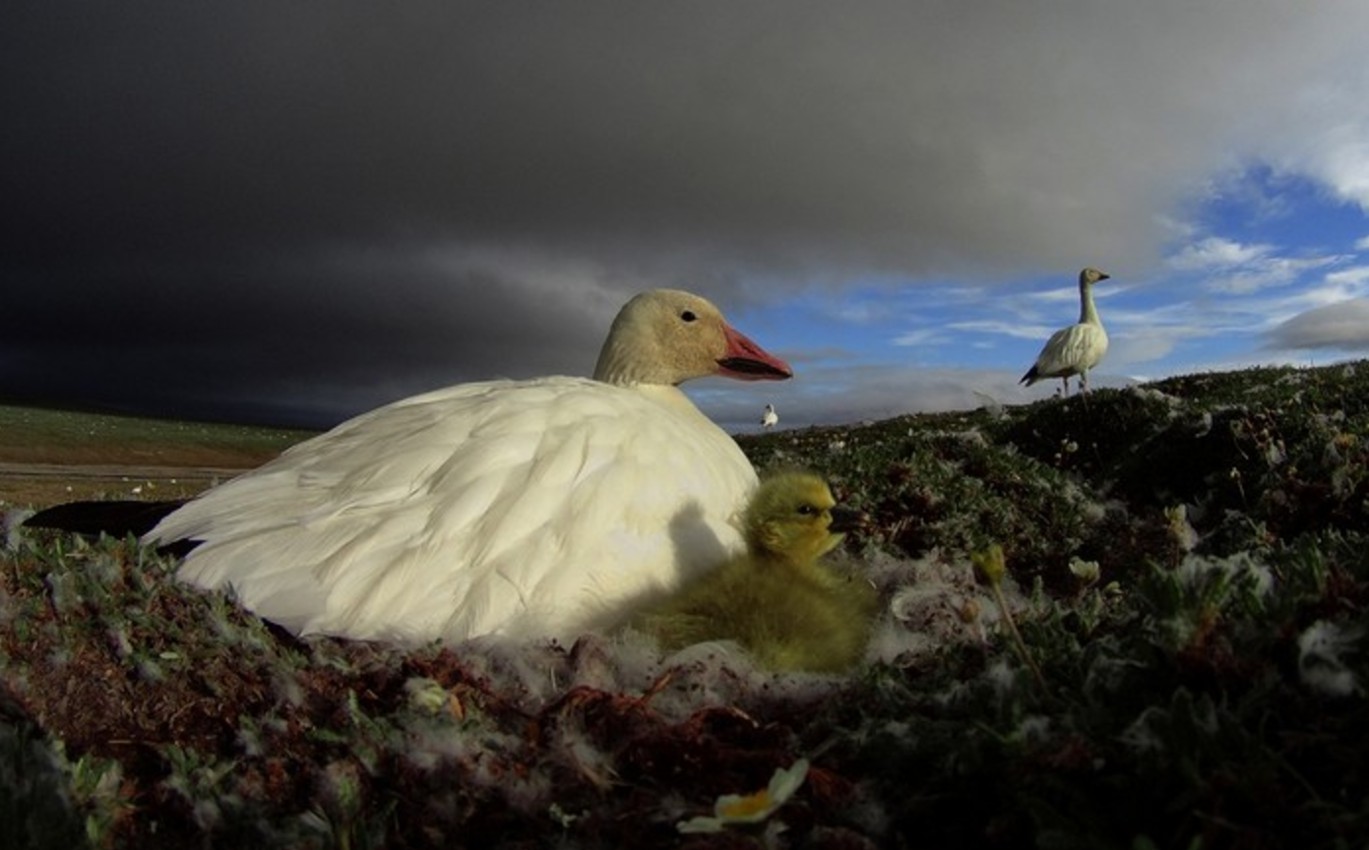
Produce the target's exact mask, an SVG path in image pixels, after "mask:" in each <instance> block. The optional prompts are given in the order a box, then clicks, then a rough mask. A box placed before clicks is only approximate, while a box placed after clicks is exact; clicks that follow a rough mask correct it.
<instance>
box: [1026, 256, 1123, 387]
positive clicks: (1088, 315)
mask: <svg viewBox="0 0 1369 850" xmlns="http://www.w3.org/2000/svg"><path fill="white" fill-rule="evenodd" d="M1107 279H1108V275H1106V274H1104V273H1103V272H1100V271H1098V269H1095V268H1087V269H1084V270H1083V271H1081V272H1080V273H1079V321H1078V322H1077V323H1075V324H1073V325H1070V326H1069V327H1067V328H1061V329H1060V330H1058V331H1056V332H1055V333H1053V334H1051V338H1050V339H1048V340H1046V347H1045V348H1042V349H1041V353H1040V354H1038V355H1037V357H1036V363H1035V365H1033V366H1032V367H1031V369H1029V370H1027V374H1025V375H1023V376H1022V380H1021V381H1019V382H1018V383H1021V384H1026V385H1027V386H1031V385H1032V384H1034V383H1036V382H1037V381H1040V380H1043V379H1045V378H1059V379H1060V380H1061V382H1062V383H1063V384H1064V385H1065V395H1069V394H1070V376H1071V375H1078V376H1079V391H1080V392H1088V390H1089V370H1090V369H1092V368H1093V367H1094V366H1097V365H1098V364H1099V362H1100V361H1102V359H1103V355H1104V354H1107V353H1108V333H1107V331H1105V330H1103V322H1102V320H1101V319H1099V318H1098V308H1097V307H1095V306H1094V304H1093V285H1094V284H1095V283H1097V282H1098V281H1100V280H1107Z"/></svg>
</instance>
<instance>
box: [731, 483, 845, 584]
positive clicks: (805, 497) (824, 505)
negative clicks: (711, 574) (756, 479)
mask: <svg viewBox="0 0 1369 850" xmlns="http://www.w3.org/2000/svg"><path fill="white" fill-rule="evenodd" d="M836 504H837V500H836V499H834V498H832V491H831V490H830V489H828V487H827V484H826V482H824V481H823V480H822V479H821V478H819V477H818V476H816V475H813V474H812V473H809V472H784V473H780V474H778V475H774V476H772V477H770V478H767V479H766V480H764V481H762V482H761V485H760V486H759V487H757V488H756V492H755V495H753V496H752V497H751V503H750V505H748V506H747V509H746V516H745V518H744V524H745V526H746V542H747V546H748V547H749V548H750V551H751V553H752V554H753V555H758V556H763V557H766V558H769V559H772V560H779V561H784V562H787V563H794V564H803V563H808V562H811V561H815V560H817V559H818V558H820V557H822V556H823V555H825V554H827V553H828V552H830V551H832V549H833V548H835V547H836V545H837V544H838V543H840V542H841V541H842V538H844V537H845V536H846V535H845V534H844V533H842V532H840V531H838V529H839V528H841V527H843V524H844V523H845V522H846V520H847V518H848V517H847V512H844V511H842V510H841V509H840V508H837V507H836ZM834 522H835V523H836V525H835V526H834Z"/></svg>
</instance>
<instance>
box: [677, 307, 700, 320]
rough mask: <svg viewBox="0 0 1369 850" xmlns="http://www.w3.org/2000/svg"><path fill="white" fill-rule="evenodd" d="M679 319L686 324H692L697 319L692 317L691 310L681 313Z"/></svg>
mask: <svg viewBox="0 0 1369 850" xmlns="http://www.w3.org/2000/svg"><path fill="white" fill-rule="evenodd" d="M680 318H681V319H684V320H685V321H686V322H692V321H694V320H695V319H697V318H699V317H698V316H696V315H694V311H693V310H685V311H684V312H683V313H681V314H680Z"/></svg>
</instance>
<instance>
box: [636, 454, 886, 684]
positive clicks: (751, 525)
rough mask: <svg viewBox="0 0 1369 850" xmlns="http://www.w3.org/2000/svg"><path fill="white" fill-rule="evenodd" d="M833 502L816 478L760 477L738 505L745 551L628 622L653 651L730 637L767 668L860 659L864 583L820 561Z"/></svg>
mask: <svg viewBox="0 0 1369 850" xmlns="http://www.w3.org/2000/svg"><path fill="white" fill-rule="evenodd" d="M835 505H836V500H835V499H833V498H832V491H831V490H829V489H828V487H827V484H826V483H825V482H824V481H823V480H822V479H821V478H819V477H818V476H816V475H813V474H811V473H806V472H786V473H781V474H779V475H776V476H774V477H772V478H768V479H766V480H765V481H763V482H762V483H761V485H760V487H759V488H757V490H756V495H755V497H754V498H753V499H752V501H751V504H750V506H749V507H748V508H747V510H746V515H745V526H746V540H747V551H746V552H745V553H744V554H741V555H738V556H736V557H734V558H733V559H732V560H730V561H728V562H727V563H726V564H724V565H723V566H722V567H719V568H718V569H716V570H714V571H713V572H710V573H707V574H705V575H703V576H701V577H700V578H698V579H696V580H695V581H694V582H692V583H691V584H689V585H688V586H686V587H685V588H684V589H683V590H681V591H680V592H679V593H678V594H676V595H675V596H672V597H671V598H669V599H666V600H664V601H662V602H660V603H657V604H656V605H654V606H651V607H648V608H647V609H644V610H643V611H641V612H639V613H637V614H636V615H634V617H633V618H632V620H631V621H630V622H629V623H628V627H630V628H632V629H635V630H637V631H639V632H642V633H645V634H648V635H651V636H652V637H654V638H655V639H656V642H657V644H658V645H659V646H660V647H661V648H662V649H668V650H669V649H678V648H681V647H684V646H688V645H690V644H695V643H701V642H703V641H710V640H735V641H736V642H737V643H739V644H741V645H742V646H743V647H745V648H746V649H747V651H749V652H750V653H751V655H752V656H753V657H755V659H756V661H757V662H759V663H760V664H761V665H762V666H765V667H769V668H771V669H775V670H811V671H815V672H839V671H841V670H845V669H846V668H848V667H851V666H852V665H854V664H856V663H857V662H859V661H860V659H861V658H862V656H863V655H864V653H865V646H866V643H867V642H868V640H869V637H870V626H871V621H872V619H873V616H874V613H875V609H876V596H875V592H874V589H873V588H872V587H871V586H870V584H869V583H868V582H865V581H862V580H860V579H859V578H857V577H854V576H848V575H844V574H841V573H839V572H838V571H836V570H834V569H832V568H831V567H829V566H827V565H825V564H823V563H822V562H821V560H820V559H821V558H822V556H823V555H826V554H827V553H828V552H830V551H831V550H832V549H833V548H834V547H836V545H837V544H838V543H840V542H841V540H842V538H843V537H844V536H845V535H844V534H841V533H838V532H839V531H840V530H841V528H842V527H843V526H842V525H841V524H840V522H841V521H842V520H844V519H845V518H846V517H844V516H841V515H838V516H836V517H834V515H833V513H834V510H839V509H836V508H835Z"/></svg>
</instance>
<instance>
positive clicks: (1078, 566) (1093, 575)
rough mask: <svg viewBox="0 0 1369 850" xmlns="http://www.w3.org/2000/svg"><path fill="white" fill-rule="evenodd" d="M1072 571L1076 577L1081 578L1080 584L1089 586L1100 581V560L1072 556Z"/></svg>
mask: <svg viewBox="0 0 1369 850" xmlns="http://www.w3.org/2000/svg"><path fill="white" fill-rule="evenodd" d="M1070 572H1072V573H1074V577H1075V578H1077V579H1079V582H1080V584H1083V585H1085V586H1088V585H1090V584H1093V583H1094V582H1096V581H1098V575H1099V570H1098V562H1097V561H1085V560H1083V559H1081V558H1070Z"/></svg>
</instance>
